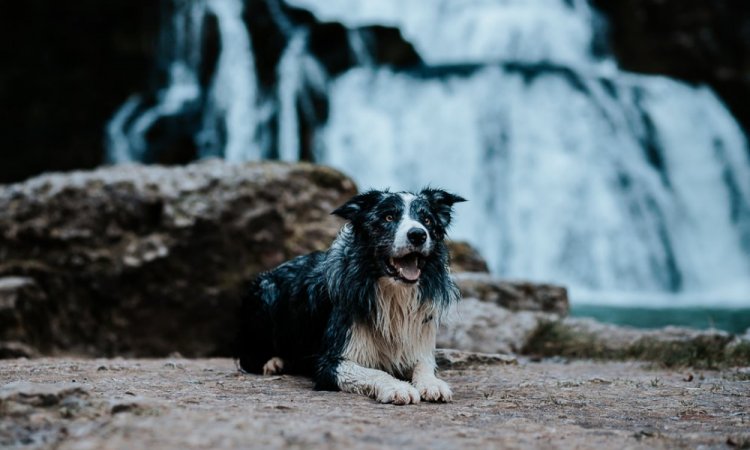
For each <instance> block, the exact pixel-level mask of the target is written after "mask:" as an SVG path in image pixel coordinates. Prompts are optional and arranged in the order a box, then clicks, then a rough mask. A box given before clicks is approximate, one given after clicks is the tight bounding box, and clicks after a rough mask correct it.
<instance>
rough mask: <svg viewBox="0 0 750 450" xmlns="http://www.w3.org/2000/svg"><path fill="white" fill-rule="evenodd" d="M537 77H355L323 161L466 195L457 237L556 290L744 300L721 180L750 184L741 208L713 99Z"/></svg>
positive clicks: (632, 83) (487, 71)
mask: <svg viewBox="0 0 750 450" xmlns="http://www.w3.org/2000/svg"><path fill="white" fill-rule="evenodd" d="M528 76H529V75H528V74H525V73H522V72H519V71H518V70H514V69H508V68H502V67H487V68H483V69H480V70H478V71H477V72H475V73H473V74H472V75H470V76H453V77H448V78H439V79H427V80H425V79H422V78H419V77H414V76H411V75H405V74H396V73H393V72H390V71H388V70H380V71H377V72H373V71H369V70H366V69H361V70H353V71H350V72H349V73H347V74H345V75H344V76H342V77H340V78H339V79H338V80H337V81H336V82H335V83H334V85H333V86H332V89H331V92H332V95H331V102H332V105H331V111H332V116H331V117H330V119H329V122H328V126H327V127H326V128H325V131H324V135H323V144H322V146H321V159H322V160H323V161H325V162H327V163H329V164H331V165H333V166H334V167H338V168H341V169H343V170H344V171H345V172H347V173H352V174H355V177H356V179H357V181H358V182H359V183H360V186H361V187H363V188H366V187H383V186H393V187H395V188H399V189H400V188H404V189H418V188H420V187H421V186H423V185H425V184H428V183H431V184H438V185H441V186H445V187H447V188H449V189H453V190H455V191H457V192H459V193H461V194H462V195H465V196H466V197H468V198H469V199H470V203H467V204H465V205H461V206H459V207H458V209H459V214H458V218H457V221H456V224H455V228H454V232H453V236H455V237H457V238H460V239H467V240H469V241H470V242H472V243H473V244H474V245H476V246H477V247H478V248H480V249H481V250H482V252H483V254H484V255H485V256H486V257H487V258H488V260H489V262H490V264H491V267H492V269H493V270H494V271H495V272H498V273H500V274H503V275H505V276H509V277H519V278H532V279H536V280H554V281H557V282H562V283H565V284H567V285H569V286H571V288H573V292H574V294H578V296H579V299H584V295H585V297H586V298H592V299H593V297H599V296H600V295H599V294H600V293H602V292H609V293H610V294H612V293H613V292H618V293H623V292H638V291H640V292H644V291H646V292H651V293H659V292H670V291H680V292H688V293H691V294H693V295H694V296H702V297H705V298H709V297H716V296H718V295H720V296H721V297H720V298H721V299H722V300H724V301H733V302H735V303H737V304H742V303H743V302H747V300H748V295H747V293H748V292H749V291H748V290H747V289H748V285H747V284H745V283H744V282H745V281H746V280H747V274H748V273H750V266H749V265H748V258H747V254H746V252H745V251H744V250H743V248H742V245H741V230H740V229H739V226H738V224H736V223H733V221H732V220H731V204H732V202H731V201H730V200H731V199H730V198H729V196H730V194H731V193H730V192H728V189H727V186H726V184H725V182H724V180H723V179H722V177H723V176H725V173H726V174H731V177H732V178H733V179H735V180H738V182H740V183H743V184H744V185H743V186H742V187H741V189H742V192H741V195H742V196H743V198H744V199H745V200H746V199H748V198H750V195H748V194H750V192H748V190H747V188H748V185H747V182H748V180H750V170H749V168H750V164H749V163H748V160H747V154H746V153H745V144H744V137H743V135H742V132H741V130H740V129H739V128H738V127H737V126H736V124H734V122H733V121H732V120H731V117H729V115H728V113H727V112H726V110H725V108H724V106H723V105H722V104H721V103H720V102H718V101H717V99H716V98H715V96H714V95H713V94H712V93H711V92H710V91H709V90H707V89H705V88H702V89H693V88H690V87H687V86H685V85H682V84H680V83H676V82H674V81H672V80H668V79H664V78H654V77H640V76H634V75H628V76H625V75H623V76H622V78H620V79H618V82H617V84H614V83H613V82H612V80H611V79H608V78H582V79H579V80H578V81H579V82H580V83H581V84H580V85H579V84H578V83H577V82H575V81H573V80H571V79H570V78H568V77H567V76H562V75H561V74H559V73H555V72H551V73H545V72H541V73H539V74H537V75H536V76H535V78H534V79H528V78H527V77H528ZM501 87H502V88H501ZM404 98H408V99H409V101H408V102H404V101H403V99H404ZM644 117H650V118H651V119H650V120H653V122H654V123H653V127H654V129H655V130H658V134H657V135H655V136H654V135H649V134H650V133H653V132H654V130H652V129H649V126H648V122H647V121H646V122H644V120H645V119H644ZM707 125H708V126H707ZM647 140H651V141H653V142H654V143H655V145H656V143H658V145H660V148H661V149H663V152H664V153H663V154H664V162H663V168H661V169H657V168H655V167H654V166H653V163H652V162H650V161H649V160H648V158H647V155H646V153H645V152H644V150H643V146H644V142H645V141H647ZM717 145H718V146H720V147H721V148H722V149H723V151H724V152H725V153H726V158H727V159H731V160H733V161H734V163H733V164H732V163H728V162H727V161H722V160H721V159H719V158H717V157H716V147H717ZM730 155H731V156H730ZM740 180H742V181H740ZM722 289H723V292H714V291H719V290H722ZM608 298H609V299H610V301H612V302H614V301H617V296H613V295H609V296H608ZM622 298H623V299H624V298H626V297H622ZM641 298H643V301H648V302H653V301H654V296H650V297H643V296H642V297H641ZM627 300H628V301H629V302H630V304H632V301H633V298H632V297H627ZM694 301H699V299H696V300H694Z"/></svg>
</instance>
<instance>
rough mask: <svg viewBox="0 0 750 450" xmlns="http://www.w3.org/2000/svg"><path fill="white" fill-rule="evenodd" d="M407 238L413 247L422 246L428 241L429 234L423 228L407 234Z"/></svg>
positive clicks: (414, 229) (412, 230) (413, 229)
mask: <svg viewBox="0 0 750 450" xmlns="http://www.w3.org/2000/svg"><path fill="white" fill-rule="evenodd" d="M406 238H407V239H409V242H411V243H412V244H413V245H422V244H424V241H426V240H427V233H426V232H425V231H424V230H423V229H422V228H412V229H411V230H409V231H408V232H407V233H406Z"/></svg>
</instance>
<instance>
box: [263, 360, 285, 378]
mask: <svg viewBox="0 0 750 450" xmlns="http://www.w3.org/2000/svg"><path fill="white" fill-rule="evenodd" d="M283 370H284V360H283V359H281V358H279V357H277V356H274V357H273V358H271V359H269V360H268V361H267V362H266V363H265V364H264V365H263V375H278V374H280V373H281V372H282V371H283Z"/></svg>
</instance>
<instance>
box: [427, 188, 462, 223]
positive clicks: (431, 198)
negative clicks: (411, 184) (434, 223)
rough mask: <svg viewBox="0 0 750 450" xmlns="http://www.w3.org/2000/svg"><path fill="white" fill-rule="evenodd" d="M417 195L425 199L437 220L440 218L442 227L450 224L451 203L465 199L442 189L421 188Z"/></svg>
mask: <svg viewBox="0 0 750 450" xmlns="http://www.w3.org/2000/svg"><path fill="white" fill-rule="evenodd" d="M419 195H420V196H422V197H424V198H425V199H427V202H429V204H430V209H432V211H433V212H434V213H435V215H436V216H437V218H438V220H440V224H441V225H442V226H443V228H448V225H450V224H451V218H452V217H451V216H452V214H453V204H454V203H460V202H465V201H466V199H465V198H463V197H461V196H459V195H455V194H451V193H449V192H446V191H444V190H442V189H433V188H425V189H422V192H420V193H419Z"/></svg>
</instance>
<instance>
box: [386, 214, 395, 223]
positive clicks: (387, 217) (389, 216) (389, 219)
mask: <svg viewBox="0 0 750 450" xmlns="http://www.w3.org/2000/svg"><path fill="white" fill-rule="evenodd" d="M385 221H386V222H393V215H391V214H388V215H387V216H385Z"/></svg>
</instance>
